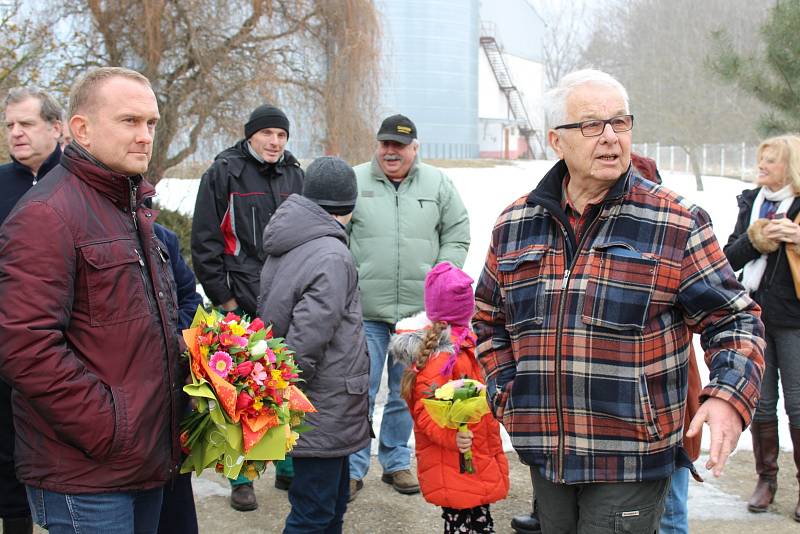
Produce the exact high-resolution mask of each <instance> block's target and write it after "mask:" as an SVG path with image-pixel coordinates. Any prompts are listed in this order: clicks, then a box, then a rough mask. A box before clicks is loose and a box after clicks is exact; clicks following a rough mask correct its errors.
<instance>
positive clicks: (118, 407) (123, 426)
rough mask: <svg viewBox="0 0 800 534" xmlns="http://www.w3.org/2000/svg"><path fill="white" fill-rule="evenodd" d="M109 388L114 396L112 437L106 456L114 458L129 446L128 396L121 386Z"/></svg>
mask: <svg viewBox="0 0 800 534" xmlns="http://www.w3.org/2000/svg"><path fill="white" fill-rule="evenodd" d="M109 389H110V390H111V395H112V397H113V398H114V439H113V440H112V442H111V450H110V451H109V453H108V456H109V458H114V457H117V456H119V455H120V454H121V453H124V452H125V451H126V450H128V449H129V448H130V430H129V424H128V397H127V396H126V394H125V390H123V389H122V388H121V387H117V386H109Z"/></svg>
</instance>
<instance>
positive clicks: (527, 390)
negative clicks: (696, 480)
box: [473, 70, 764, 534]
mask: <svg viewBox="0 0 800 534" xmlns="http://www.w3.org/2000/svg"><path fill="white" fill-rule="evenodd" d="M546 109H547V115H548V119H549V122H550V124H554V125H556V126H554V127H553V128H552V129H550V131H549V132H548V139H549V142H550V145H551V146H552V148H553V149H554V150H555V152H556V154H557V155H558V157H559V159H560V160H559V161H558V163H556V165H555V166H553V168H552V169H550V171H549V172H548V173H547V174H546V175H545V176H544V178H543V179H542V180H541V181H540V182H539V185H538V186H537V187H536V189H534V190H533V191H532V192H531V193H530V194H528V195H526V196H524V197H522V198H520V199H518V200H517V201H516V202H514V203H512V204H511V205H510V206H509V207H507V208H506V209H505V210H504V211H503V213H502V214H501V215H500V217H499V219H498V220H497V223H496V225H495V227H494V230H493V233H492V239H491V242H490V246H489V252H488V254H487V257H486V263H485V266H484V270H483V273H482V274H481V277H480V279H479V281H478V285H477V289H476V307H477V311H476V314H475V317H474V319H473V324H474V326H475V330H476V332H477V334H478V350H477V357H478V359H479V361H480V362H481V364H482V365H483V367H484V370H485V371H486V383H487V394H488V398H489V401H490V406H491V407H492V411H493V413H494V415H495V417H497V418H498V419H499V420H501V421H502V422H503V424H504V425H505V427H506V429H507V430H508V432H509V434H510V435H511V439H512V443H513V445H514V448H515V449H516V451H517V453H518V454H519V456H520V459H521V460H522V461H523V462H524V463H525V464H527V465H529V466H530V469H531V478H532V482H533V486H534V490H535V493H536V500H537V502H538V504H539V507H538V508H539V509H538V512H539V519H540V520H541V523H542V530H543V531H544V532H577V533H589V532H592V533H601V534H602V533H611V532H638V533H653V532H655V531H656V530H658V526H659V520H660V517H661V514H662V513H663V510H664V501H665V496H666V494H667V490H668V489H669V483H670V477H671V476H672V473H673V472H674V471H675V469H677V468H679V467H684V466H685V467H689V468H690V469H692V470H694V468H693V466H692V464H691V462H690V461H689V458H688V456H687V455H686V451H685V450H684V449H683V447H682V438H683V419H684V413H685V406H686V400H687V377H688V366H689V362H688V358H689V355H690V351H691V341H692V334H693V333H698V334H700V335H701V339H702V343H703V349H704V351H705V359H706V363H707V364H708V367H709V369H710V382H709V384H708V385H706V387H705V388H704V389H703V390H702V392H701V395H700V400H701V402H702V405H701V406H700V408H699V410H698V411H697V414H696V415H695V417H694V418H693V419H692V422H691V424H690V428H689V432H688V434H687V435H688V436H689V437H691V436H693V435H696V434H697V433H698V432H699V431H700V429H701V427H702V425H703V423H707V424H708V425H709V427H710V430H711V449H710V452H709V460H708V462H707V464H706V467H707V468H709V469H711V470H712V472H713V474H714V475H715V476H719V475H720V474H722V470H723V467H724V465H725V462H726V460H727V458H728V456H729V454H730V453H731V451H732V450H733V448H734V447H735V446H736V442H737V441H738V438H739V434H740V433H741V431H742V429H743V428H744V427H745V426H746V425H747V424H749V422H750V420H751V417H752V414H753V411H754V409H755V406H756V403H757V402H758V397H759V387H760V382H761V373H762V371H763V365H764V360H763V348H764V341H763V339H762V335H763V325H762V324H761V321H760V320H759V311H760V310H759V308H758V306H757V305H756V304H755V303H754V302H753V301H752V300H751V299H750V298H749V297H748V296H747V293H746V292H745V291H744V290H743V288H742V287H741V285H739V283H738V282H737V280H736V277H735V275H734V273H733V271H732V269H731V268H730V266H729V265H728V262H727V261H726V260H725V256H724V255H723V254H722V251H721V249H720V246H719V244H718V243H717V240H716V238H715V237H714V233H713V229H712V227H711V221H710V219H709V217H708V214H707V213H706V212H705V211H703V210H702V209H701V208H699V207H698V206H695V205H692V204H690V203H689V202H687V201H686V200H685V199H683V198H681V197H679V196H678V195H677V194H675V193H673V192H672V191H669V190H667V189H666V188H664V187H662V186H660V185H657V184H654V183H653V182H650V181H648V180H645V179H643V178H642V177H641V176H639V175H638V174H637V173H635V172H633V171H632V169H631V164H630V161H631V137H632V133H631V132H632V128H633V124H634V122H633V116H632V115H631V113H630V107H629V103H628V95H627V92H626V91H625V88H624V87H623V86H622V85H621V84H620V83H619V82H618V81H617V80H615V79H614V78H612V77H611V76H609V75H608V74H606V73H603V72H600V71H596V70H582V71H576V72H573V73H571V74H568V75H567V76H565V77H564V78H563V79H562V80H561V81H560V82H559V83H558V85H557V86H556V87H555V88H554V89H553V90H552V91H551V92H550V93H548V95H547V108H546Z"/></svg>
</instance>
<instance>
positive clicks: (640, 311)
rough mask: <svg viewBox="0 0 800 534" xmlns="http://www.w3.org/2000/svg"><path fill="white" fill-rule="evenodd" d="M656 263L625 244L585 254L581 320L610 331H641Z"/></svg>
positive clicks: (650, 295) (615, 244) (613, 245)
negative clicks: (585, 264) (587, 258)
mask: <svg viewBox="0 0 800 534" xmlns="http://www.w3.org/2000/svg"><path fill="white" fill-rule="evenodd" d="M657 268H658V261H657V260H656V259H654V258H652V257H647V256H645V255H643V254H641V253H640V252H638V251H636V250H634V249H633V248H632V247H630V246H629V245H627V244H625V243H604V244H601V245H595V247H594V248H593V249H592V251H591V252H590V253H589V260H588V264H587V280H586V292H585V297H584V301H583V313H582V320H583V322H584V323H585V324H589V325H593V326H601V327H604V328H610V329H612V330H637V331H642V330H644V327H645V324H646V323H647V317H648V308H649V306H650V298H651V297H652V294H653V288H654V286H655V280H656V271H657Z"/></svg>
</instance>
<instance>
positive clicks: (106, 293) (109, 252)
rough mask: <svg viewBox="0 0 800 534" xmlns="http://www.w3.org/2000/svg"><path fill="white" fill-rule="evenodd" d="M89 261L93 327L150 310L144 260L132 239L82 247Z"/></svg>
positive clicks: (128, 318) (141, 314) (144, 314)
mask: <svg viewBox="0 0 800 534" xmlns="http://www.w3.org/2000/svg"><path fill="white" fill-rule="evenodd" d="M81 256H82V257H83V259H84V262H85V263H86V266H85V271H86V287H87V292H88V302H89V320H90V323H91V325H92V326H104V325H111V324H116V323H124V322H128V321H132V320H134V319H139V318H141V317H145V316H147V315H148V314H149V313H150V300H149V298H148V297H147V293H146V292H145V291H146V290H145V278H144V277H145V276H146V274H145V269H144V260H143V259H142V257H141V255H140V253H139V252H138V250H137V248H136V246H135V245H134V243H133V241H132V240H130V239H118V240H115V241H106V242H103V243H92V244H89V245H84V246H83V247H81Z"/></svg>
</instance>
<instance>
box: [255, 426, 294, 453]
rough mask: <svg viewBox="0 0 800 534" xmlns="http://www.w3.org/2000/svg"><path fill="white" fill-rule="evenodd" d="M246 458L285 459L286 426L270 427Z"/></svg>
mask: <svg viewBox="0 0 800 534" xmlns="http://www.w3.org/2000/svg"><path fill="white" fill-rule="evenodd" d="M245 459H247V460H285V459H286V426H285V425H278V426H275V427H272V428H270V429H269V430H268V431H267V433H266V434H264V436H263V437H262V438H261V439H260V440H258V443H256V444H255V445H253V448H252V449H250V451H249V452H248V453H247V455H246V456H245Z"/></svg>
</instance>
